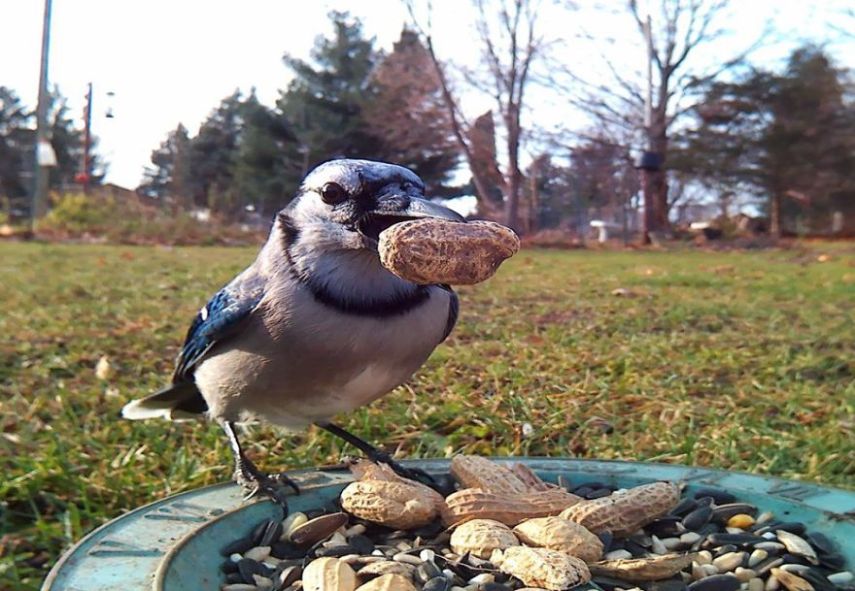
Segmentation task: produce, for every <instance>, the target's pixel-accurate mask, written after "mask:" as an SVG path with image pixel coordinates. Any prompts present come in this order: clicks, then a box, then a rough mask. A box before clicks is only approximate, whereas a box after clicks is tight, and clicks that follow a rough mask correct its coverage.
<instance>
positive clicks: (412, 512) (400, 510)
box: [341, 480, 440, 529]
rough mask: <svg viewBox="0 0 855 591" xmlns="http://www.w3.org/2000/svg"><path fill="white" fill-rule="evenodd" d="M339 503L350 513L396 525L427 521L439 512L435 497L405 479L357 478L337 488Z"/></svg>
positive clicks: (402, 526)
mask: <svg viewBox="0 0 855 591" xmlns="http://www.w3.org/2000/svg"><path fill="white" fill-rule="evenodd" d="M341 507H342V509H344V510H345V511H347V512H348V513H350V514H351V515H355V516H356V517H359V518H362V519H365V520H366V521H371V522H372V523H379V524H381V525H385V526H388V527H393V528H396V529H413V528H417V527H421V526H423V525H427V524H428V523H431V522H432V521H433V520H434V519H435V518H436V517H437V515H438V514H439V511H440V508H439V507H437V504H436V501H435V499H434V498H433V497H432V496H430V495H426V494H425V493H424V492H423V491H422V490H421V489H420V488H418V487H415V486H412V485H410V484H407V483H405V482H390V481H387V480H361V481H359V482H352V483H350V484H348V485H347V487H346V488H345V489H344V490H343V491H342V492H341Z"/></svg>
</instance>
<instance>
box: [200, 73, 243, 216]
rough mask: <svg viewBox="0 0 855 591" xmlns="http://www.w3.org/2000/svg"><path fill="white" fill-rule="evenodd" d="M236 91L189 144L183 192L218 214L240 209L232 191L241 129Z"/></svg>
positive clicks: (239, 97) (237, 198) (237, 199)
mask: <svg viewBox="0 0 855 591" xmlns="http://www.w3.org/2000/svg"><path fill="white" fill-rule="evenodd" d="M241 111H242V104H241V94H240V91H239V90H235V92H233V93H232V94H231V95H230V96H228V97H226V98H224V99H223V100H222V101H221V102H220V105H219V106H218V107H217V108H216V109H214V111H213V112H212V113H211V114H210V115H209V116H208V118H207V119H206V120H205V121H204V122H203V123H202V125H201V126H200V127H199V133H197V134H196V136H195V137H194V138H193V139H192V141H191V142H190V150H189V160H188V167H189V171H188V182H187V189H188V190H189V191H190V194H191V195H192V198H193V202H194V203H195V204H196V205H197V206H200V207H209V208H211V209H213V210H215V211H220V212H234V211H236V210H237V209H239V207H240V206H241V205H242V204H241V203H239V197H238V196H237V195H236V193H235V191H234V187H233V181H234V165H235V161H236V158H237V152H238V143H239V138H240V133H241V127H242V123H243V122H242V118H241Z"/></svg>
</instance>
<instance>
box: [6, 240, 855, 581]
mask: <svg viewBox="0 0 855 591" xmlns="http://www.w3.org/2000/svg"><path fill="white" fill-rule="evenodd" d="M819 248H827V247H819V246H817V247H813V248H812V249H806V248H800V249H791V250H783V251H767V252H750V253H711V252H697V251H681V252H670V253H664V252H645V253H633V252H586V251H576V252H559V251H523V252H522V253H520V254H519V255H518V256H517V257H515V258H514V259H513V260H511V261H510V262H508V263H507V264H506V265H505V266H504V267H503V268H502V269H501V271H500V272H499V274H498V275H497V276H496V277H495V278H493V279H492V280H490V281H488V282H487V283H484V284H482V285H478V286H475V287H469V288H463V289H460V290H459V292H460V295H461V300H462V308H461V317H460V320H459V323H458V326H457V329H456V330H455V332H454V334H453V335H452V337H451V338H450V339H449V340H448V341H447V343H446V344H445V345H443V346H441V347H440V348H439V349H438V350H437V351H436V352H435V353H434V355H433V357H432V358H431V359H430V361H428V363H427V365H426V366H425V367H424V368H423V369H422V370H421V371H420V372H419V373H418V374H417V375H416V377H415V379H414V380H413V381H412V382H411V383H410V384H409V385H407V386H405V387H402V388H400V389H398V390H397V391H396V392H394V393H393V394H391V395H389V396H387V397H386V398H384V399H383V400H381V401H379V402H378V403H376V404H374V405H372V406H371V407H370V408H366V409H363V410H360V411H359V412H357V413H355V414H353V415H351V416H347V417H342V418H341V423H342V424H343V426H344V427H346V428H350V429H352V430H353V431H355V432H356V433H358V434H360V435H362V436H364V437H365V438H367V439H368V440H369V441H375V442H378V443H379V442H382V443H385V444H386V445H387V446H389V447H392V448H394V447H395V446H397V450H398V453H399V455H401V456H406V457H417V456H425V457H426V456H449V455H451V454H453V453H456V452H471V453H480V454H486V455H533V456H539V455H553V456H578V457H587V458H621V459H632V460H646V461H656V462H674V463H682V464H694V465H703V466H713V467H720V468H726V469H732V470H742V471H748V472H757V473H764V474H774V475H778V476H782V477H785V478H797V479H804V480H810V481H815V482H821V483H825V484H829V485H835V486H842V487H855V432H853V431H855V412H853V410H855V409H853V405H855V248H853V247H852V245H851V244H850V245H835V246H834V248H833V250H831V251H827V252H830V253H831V257H830V260H827V261H824V262H821V261H820V260H818V258H817V255H818V254H820V253H821V252H826V251H823V250H818V249H819ZM254 253H255V249H227V248H175V249H166V248H151V247H121V246H58V245H39V244H16V243H5V244H0V301H2V308H0V393H2V394H0V422H2V429H0V435H2V437H0V461H2V468H3V478H2V479H0V502H1V503H2V504H0V532H2V534H3V535H2V541H0V589H37V588H38V586H39V585H40V583H41V580H42V579H43V578H44V576H45V574H46V573H47V571H48V569H49V568H50V566H51V564H52V563H53V562H54V561H55V560H56V558H57V557H58V556H59V554H60V553H61V552H62V551H63V550H64V549H65V548H67V547H68V546H69V545H70V544H71V543H73V542H74V541H76V540H78V539H79V538H80V537H81V536H82V535H84V534H85V533H86V532H88V531H89V530H91V529H92V528H93V527H95V526H96V525H99V524H100V523H103V522H104V521H106V520H108V519H111V518H113V517H116V516H118V515H120V514H121V513H122V512H124V511H127V510H128V509H131V508H133V507H136V506H138V505H140V504H143V503H148V502H150V501H153V500H155V499H158V498H160V497H163V496H164V495H169V494H172V493H176V492H178V491H181V490H185V489H188V488H192V487H198V486H202V485H206V484H212V483H215V482H219V481H223V480H226V479H228V478H229V476H230V473H231V458H230V455H229V450H228V446H227V445H226V441H225V438H224V437H222V436H221V433H220V430H219V429H218V427H216V426H215V425H210V424H205V423H181V424H169V423H166V422H159V421H149V422H133V423H132V422H128V421H123V420H120V419H118V418H117V413H118V411H119V409H120V408H121V406H122V405H123V404H124V403H125V402H126V401H128V400H130V399H132V398H135V397H139V396H142V395H144V394H146V393H148V392H151V391H153V390H155V389H156V388H158V387H160V386H161V385H163V384H165V383H166V381H167V380H168V377H169V375H170V372H171V370H172V363H173V359H174V357H175V355H176V353H177V352H178V349H179V346H180V344H181V341H182V339H183V336H184V333H185V331H186V329H187V327H188V325H189V322H190V320H191V319H192V317H193V315H194V314H195V313H196V311H197V310H198V309H199V307H200V306H201V305H202V304H203V303H204V302H205V301H206V298H207V297H208V296H209V295H211V294H212V293H213V292H214V291H215V290H216V289H218V288H219V287H220V286H221V285H222V284H224V283H225V282H226V281H227V280H229V279H231V277H232V276H233V275H234V274H235V272H237V271H238V270H240V269H241V268H242V267H243V266H245V265H246V264H247V263H249V262H250V260H251V259H252V257H253V256H254ZM823 258H824V257H823ZM617 288H625V289H627V290H629V291H630V292H631V294H633V295H632V297H626V296H616V295H612V291H613V290H615V289H617ZM102 355H107V356H109V358H110V360H111V363H112V365H113V368H114V373H113V376H112V377H110V378H109V379H108V380H101V379H99V378H98V377H96V375H95V365H96V363H97V361H98V359H99V358H100V357H101V356H102ZM526 425H530V427H529V426H526ZM245 441H246V443H247V444H248V447H249V451H250V454H251V455H252V456H253V457H255V458H256V459H258V460H259V461H260V462H261V464H262V466H267V467H270V468H276V467H286V466H287V467H293V468H298V467H307V466H311V465H313V464H319V463H332V462H336V461H337V460H338V459H339V457H340V456H341V454H343V453H348V452H349V451H352V450H349V449H348V448H345V447H343V446H342V445H341V444H340V443H339V442H338V441H337V440H335V439H333V438H332V437H331V436H330V435H327V434H326V433H323V432H319V431H317V430H310V431H308V432H304V433H298V434H295V435H283V434H281V433H278V432H275V431H273V430H271V429H268V428H262V427H255V428H253V429H252V433H251V435H250V436H248V437H246V438H245Z"/></svg>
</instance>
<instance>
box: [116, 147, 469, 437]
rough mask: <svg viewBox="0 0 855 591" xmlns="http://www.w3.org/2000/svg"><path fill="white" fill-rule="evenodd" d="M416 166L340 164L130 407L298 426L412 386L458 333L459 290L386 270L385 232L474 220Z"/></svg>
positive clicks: (311, 181) (145, 414)
mask: <svg viewBox="0 0 855 591" xmlns="http://www.w3.org/2000/svg"><path fill="white" fill-rule="evenodd" d="M423 191H424V186H423V184H422V182H421V180H420V179H419V178H418V177H417V176H416V175H415V174H413V173H412V172H411V171H409V170H408V169H406V168H403V167H400V166H395V165H391V164H385V163H378V162H370V161H364V160H334V161H330V162H327V163H325V164H323V165H321V166H319V167H318V168H316V169H315V170H314V171H312V172H311V173H310V174H309V175H308V176H307V177H306V179H305V180H304V182H303V184H302V186H301V188H300V190H299V192H298V195H297V197H296V198H295V199H294V200H293V201H292V202H291V204H289V206H288V207H286V208H285V209H284V210H282V211H281V212H280V213H279V214H278V215H277V217H276V220H275V222H274V224H273V228H272V230H271V232H270V236H269V238H268V240H267V242H266V244H265V245H264V247H263V248H262V249H261V251H260V253H259V254H258V257H257V258H256V260H255V261H254V262H253V263H252V264H251V265H250V266H249V267H248V268H247V269H246V270H245V271H243V272H242V273H241V274H240V275H238V276H237V277H236V278H235V279H234V280H232V281H231V282H230V283H229V284H228V285H226V286H225V287H224V288H223V289H222V290H220V291H219V292H218V293H217V294H216V295H215V296H214V297H213V298H212V299H211V300H210V301H209V302H208V304H207V305H206V306H205V307H203V308H202V309H201V310H200V311H199V313H198V314H197V316H196V318H195V320H194V322H193V324H192V326H191V328H190V330H189V331H188V334H187V338H186V341H185V344H184V347H183V349H182V352H181V354H180V356H179V359H178V363H177V367H176V370H175V373H174V375H173V384H172V385H171V386H170V387H169V388H166V389H164V390H162V391H160V392H158V393H156V394H153V395H152V396H149V397H148V398H145V399H142V400H138V401H134V402H132V403H130V404H128V405H127V406H126V407H125V408H124V410H123V414H124V416H126V417H128V418H149V417H152V416H162V417H167V418H182V417H185V416H187V415H192V414H193V413H198V412H207V414H208V415H209V416H210V417H211V418H214V419H216V420H219V421H221V422H234V421H243V420H249V419H262V420H265V421H267V422H270V423H273V424H276V425H280V426H282V427H286V428H292V429H296V428H301V427H304V426H306V425H309V424H311V423H315V422H324V421H327V420H329V419H330V418H331V417H332V416H334V415H336V414H338V413H342V412H347V411H350V410H353V409H354V408H357V407H359V406H362V405H364V404H368V403H369V402H371V401H373V400H375V399H376V398H378V397H380V396H382V395H383V394H386V393H387V392H389V391H391V390H392V389H394V388H395V387H396V386H398V385H400V384H402V383H403V382H405V381H406V380H407V379H409V378H410V376H411V375H412V374H413V373H414V372H415V371H416V370H417V369H418V368H419V367H420V366H421V365H422V364H423V363H424V362H425V360H426V359H427V358H428V356H429V355H430V354H431V352H432V351H433V349H434V348H435V347H436V346H437V345H438V344H439V343H441V342H442V341H443V340H444V339H445V338H446V337H447V336H448V333H449V332H450V331H451V328H452V327H453V326H454V322H455V320H456V317H457V298H456V295H455V294H454V292H453V291H451V289H450V288H449V287H447V286H439V285H430V286H423V285H416V284H413V283H410V282H408V281H405V280H403V279H400V278H398V277H396V276H395V275H393V274H391V273H390V272H389V271H387V270H386V269H384V268H383V267H382V266H381V265H380V261H379V257H378V254H377V250H376V248H377V238H378V235H379V233H380V231H381V230H382V229H383V228H385V227H388V226H389V225H391V224H392V223H394V222H397V221H402V220H406V219H412V218H414V217H430V216H439V217H444V218H447V219H456V220H458V221H462V218H460V217H459V216H457V215H456V214H454V213H453V212H451V211H450V210H447V209H445V208H441V207H439V206H436V205H434V204H432V203H430V202H428V201H426V200H423V197H424V195H423Z"/></svg>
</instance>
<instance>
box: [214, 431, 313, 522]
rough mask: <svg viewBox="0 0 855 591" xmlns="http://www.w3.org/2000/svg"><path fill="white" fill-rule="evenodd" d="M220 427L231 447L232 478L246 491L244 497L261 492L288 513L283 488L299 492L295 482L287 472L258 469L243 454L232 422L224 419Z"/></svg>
mask: <svg viewBox="0 0 855 591" xmlns="http://www.w3.org/2000/svg"><path fill="white" fill-rule="evenodd" d="M222 427H223V431H225V432H226V436H227V437H228V438H229V446H230V447H231V448H232V454H233V455H234V458H235V475H234V479H235V481H236V482H237V483H238V485H240V487H241V488H242V489H243V490H244V491H247V495H246V497H245V498H246V499H251V498H252V497H254V496H255V495H257V494H259V493H262V494H264V495H266V496H267V497H269V498H270V499H271V500H272V501H273V502H274V503H276V504H278V505H279V506H281V507H282V510H283V511H284V512H285V515H288V500H287V499H286V496H285V490H284V488H285V487H286V486H289V487H291V488H292V489H294V492H295V493H296V494H300V489H299V488H298V487H297V484H296V483H295V482H294V481H293V480H291V479H290V478H289V477H288V475H287V474H275V475H272V476H271V475H270V474H267V473H266V472H262V471H261V470H259V469H258V468H257V467H256V466H255V464H253V463H252V460H250V459H249V458H248V457H246V455H244V453H243V450H242V449H241V447H240V442H239V441H238V438H237V433H235V425H234V423H232V422H230V421H224V422H223V423H222Z"/></svg>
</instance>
